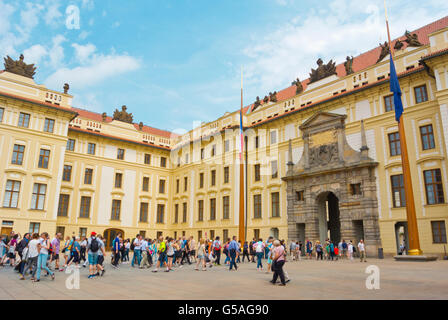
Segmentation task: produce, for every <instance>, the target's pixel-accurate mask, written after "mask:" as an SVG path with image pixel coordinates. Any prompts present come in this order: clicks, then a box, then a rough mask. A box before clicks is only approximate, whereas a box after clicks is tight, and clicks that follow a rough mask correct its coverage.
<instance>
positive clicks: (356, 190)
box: [350, 183, 362, 196]
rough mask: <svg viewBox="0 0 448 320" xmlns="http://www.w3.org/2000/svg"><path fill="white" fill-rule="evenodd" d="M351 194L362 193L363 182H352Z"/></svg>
mask: <svg viewBox="0 0 448 320" xmlns="http://www.w3.org/2000/svg"><path fill="white" fill-rule="evenodd" d="M350 194H351V195H352V196H354V195H360V194H362V193H361V184H360V183H352V184H350Z"/></svg>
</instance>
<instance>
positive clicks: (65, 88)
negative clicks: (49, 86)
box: [64, 83, 70, 94]
mask: <svg viewBox="0 0 448 320" xmlns="http://www.w3.org/2000/svg"><path fill="white" fill-rule="evenodd" d="M68 90H70V86H69V85H68V83H66V84H64V93H65V94H67V93H68Z"/></svg>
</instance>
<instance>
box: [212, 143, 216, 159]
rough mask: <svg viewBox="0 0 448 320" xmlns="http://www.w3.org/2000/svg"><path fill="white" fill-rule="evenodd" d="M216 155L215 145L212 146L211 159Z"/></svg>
mask: <svg viewBox="0 0 448 320" xmlns="http://www.w3.org/2000/svg"><path fill="white" fill-rule="evenodd" d="M215 155H216V144H214V145H212V157H214V156H215Z"/></svg>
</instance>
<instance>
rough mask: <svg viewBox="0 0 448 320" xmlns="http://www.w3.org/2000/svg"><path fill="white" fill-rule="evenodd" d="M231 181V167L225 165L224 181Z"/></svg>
mask: <svg viewBox="0 0 448 320" xmlns="http://www.w3.org/2000/svg"><path fill="white" fill-rule="evenodd" d="M229 181H230V169H229V167H224V183H229Z"/></svg>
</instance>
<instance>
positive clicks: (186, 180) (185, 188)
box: [184, 177, 188, 192]
mask: <svg viewBox="0 0 448 320" xmlns="http://www.w3.org/2000/svg"><path fill="white" fill-rule="evenodd" d="M187 190H188V178H187V177H184V191H185V192H187Z"/></svg>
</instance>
